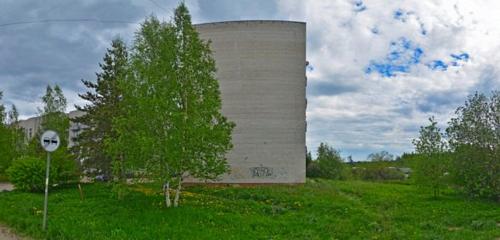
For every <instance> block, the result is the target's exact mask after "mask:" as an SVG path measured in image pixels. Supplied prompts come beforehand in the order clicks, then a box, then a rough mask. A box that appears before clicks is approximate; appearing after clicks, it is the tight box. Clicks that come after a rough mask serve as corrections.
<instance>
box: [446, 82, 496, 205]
mask: <svg viewBox="0 0 500 240" xmlns="http://www.w3.org/2000/svg"><path fill="white" fill-rule="evenodd" d="M455 114H456V115H457V117H455V118H452V119H451V121H450V122H449V127H448V128H447V129H446V132H447V134H448V136H449V139H450V146H451V148H452V150H454V158H453V164H452V169H451V170H452V171H451V172H452V174H453V177H454V179H455V183H456V184H458V185H459V186H460V187H461V188H462V189H463V190H464V191H465V192H466V193H468V194H469V195H470V196H480V197H490V198H493V199H497V200H500V174H498V173H499V172H500V144H499V143H500V131H499V129H500V127H499V126H500V92H499V91H493V92H492V93H491V96H490V97H489V98H488V97H486V96H485V95H484V94H479V93H476V94H474V95H472V96H470V97H469V98H468V99H467V101H466V102H465V105H464V106H461V107H459V108H458V109H457V110H456V111H455Z"/></svg>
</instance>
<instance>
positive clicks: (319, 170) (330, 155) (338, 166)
mask: <svg viewBox="0 0 500 240" xmlns="http://www.w3.org/2000/svg"><path fill="white" fill-rule="evenodd" d="M306 175H307V176H308V177H320V178H328V179H344V178H345V176H344V163H343V160H342V158H341V157H340V152H339V151H338V150H336V149H334V148H333V147H330V146H329V145H328V144H327V143H320V145H319V147H318V150H317V158H316V160H315V161H313V162H311V163H310V164H309V167H308V168H307V171H306Z"/></svg>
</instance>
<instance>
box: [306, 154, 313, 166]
mask: <svg viewBox="0 0 500 240" xmlns="http://www.w3.org/2000/svg"><path fill="white" fill-rule="evenodd" d="M312 161H313V158H312V154H311V152H310V151H308V152H307V153H306V169H307V167H308V166H309V164H311V163H312Z"/></svg>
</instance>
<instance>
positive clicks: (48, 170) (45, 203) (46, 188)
mask: <svg viewBox="0 0 500 240" xmlns="http://www.w3.org/2000/svg"><path fill="white" fill-rule="evenodd" d="M49 172H50V152H47V170H46V171H45V201H44V203H43V226H42V229H43V230H44V231H45V230H46V229H47V203H48V200H49Z"/></svg>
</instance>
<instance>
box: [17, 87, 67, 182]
mask: <svg viewBox="0 0 500 240" xmlns="http://www.w3.org/2000/svg"><path fill="white" fill-rule="evenodd" d="M42 101H43V104H44V105H43V108H42V109H39V112H40V115H41V118H42V121H41V126H40V128H39V130H38V132H37V133H36V134H35V137H33V138H32V139H31V141H30V143H29V149H28V153H27V154H28V155H29V156H33V157H39V158H42V159H45V155H46V152H45V151H44V150H43V148H42V147H41V145H40V142H39V140H40V136H41V134H42V133H43V132H44V131H46V130H53V131H55V132H57V133H58V135H59V138H60V140H61V142H60V145H59V148H58V149H57V150H56V151H54V152H52V153H51V159H52V163H53V165H54V167H55V168H56V169H57V171H58V176H59V177H60V178H59V179H60V180H61V181H63V182H64V181H69V180H74V179H75V177H76V162H75V161H74V160H73V159H74V158H73V157H72V155H71V154H70V152H69V151H68V148H67V147H68V137H69V132H68V129H69V118H68V116H67V115H66V113H65V111H66V105H67V100H66V97H65V96H64V93H63V91H62V89H61V88H60V87H59V86H58V85H55V86H54V88H52V87H51V86H50V85H48V86H47V88H46V92H45V95H44V96H42Z"/></svg>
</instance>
